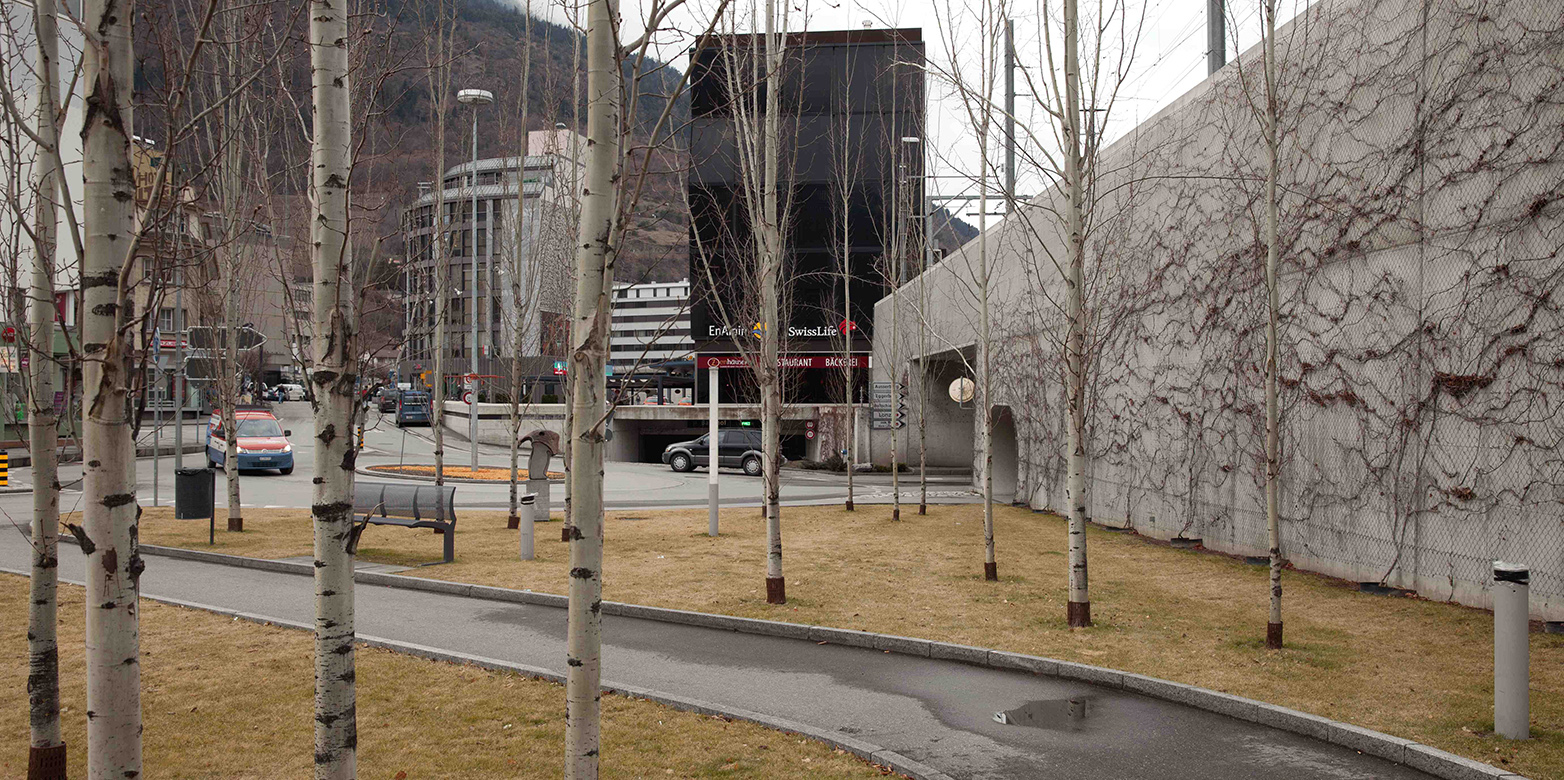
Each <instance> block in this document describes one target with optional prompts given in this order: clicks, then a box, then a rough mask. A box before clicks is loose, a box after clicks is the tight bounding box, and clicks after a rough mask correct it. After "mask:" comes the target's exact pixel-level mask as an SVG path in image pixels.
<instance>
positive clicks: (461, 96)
mask: <svg viewBox="0 0 1564 780" xmlns="http://www.w3.org/2000/svg"><path fill="white" fill-rule="evenodd" d="M456 101H457V102H458V103H463V104H466V105H469V106H472V171H471V172H470V173H471V176H472V216H471V218H470V222H469V227H470V228H471V230H472V295H471V298H472V314H471V317H472V379H470V380H468V382H467V392H468V393H470V395H469V396H468V399H469V400H468V401H467V431H468V436H467V444H468V449H470V450H471V451H472V470H473V472H474V474H473V476H477V474H476V472H477V471H478V379H477V377H478V107H479V106H486V105H489V104H490V103H493V102H494V93H493V92H490V91H488V90H486V89H464V90H462V91H460V92H457V93H456ZM485 248H486V249H487V247H485ZM485 254H488V253H487V252H485ZM488 292H489V290H488V288H487V287H485V288H484V295H485V296H487V295H488Z"/></svg>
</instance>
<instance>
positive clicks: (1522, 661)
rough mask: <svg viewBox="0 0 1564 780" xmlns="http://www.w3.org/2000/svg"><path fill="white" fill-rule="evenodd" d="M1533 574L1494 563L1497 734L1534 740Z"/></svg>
mask: <svg viewBox="0 0 1564 780" xmlns="http://www.w3.org/2000/svg"><path fill="white" fill-rule="evenodd" d="M1530 583H1531V570H1530V569H1528V568H1527V567H1526V566H1525V565H1524V564H1519V563H1505V562H1504V561H1494V562H1493V730H1494V733H1496V734H1498V735H1499V736H1501V737H1506V738H1509V739H1529V738H1530V737H1531V691H1530V685H1531V657H1530V651H1531V647H1530V637H1529V636H1528V630H1529V624H1528V617H1529V616H1528V604H1527V601H1528V599H1529V597H1530V591H1531V586H1530Z"/></svg>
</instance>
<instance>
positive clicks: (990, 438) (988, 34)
mask: <svg viewBox="0 0 1564 780" xmlns="http://www.w3.org/2000/svg"><path fill="white" fill-rule="evenodd" d="M1007 9H1008V6H1007V5H1006V4H1005V3H1004V2H1003V0H1000V1H999V2H997V3H996V2H991V1H990V0H984V2H982V3H980V4H979V7H978V12H977V19H978V32H977V39H978V42H979V48H978V51H977V57H976V63H977V73H976V75H975V77H973V78H969V77H967V76H966V74H964V73H963V72H962V71H961V69H960V67H959V66H958V65H956V63H958V62H959V61H960V57H959V54H960V52H961V51H962V50H963V49H964V48H965V47H966V45H965V42H963V41H961V40H960V38H959V35H958V32H957V30H958V27H957V25H955V24H954V23H952V24H950V25H947V26H946V27H945V28H944V29H943V30H942V33H943V34H944V36H945V37H944V46H945V49H946V53H947V58H948V59H949V61H950V62H951V63H953V64H952V67H951V69H950V71H949V72H947V73H946V74H944V75H945V78H946V79H947V80H949V81H950V82H951V83H952V85H953V86H955V88H956V95H957V97H958V99H959V100H960V102H961V108H962V112H963V113H964V114H965V115H966V119H967V123H968V124H970V125H971V126H972V128H973V129H974V131H975V132H976V134H977V140H978V174H977V188H978V195H977V197H978V237H977V248H976V250H975V252H969V253H968V256H967V271H968V273H969V274H970V275H971V280H972V283H973V297H974V298H975V299H976V300H975V301H974V302H973V303H974V305H975V307H976V316H977V339H976V343H975V344H974V345H973V347H974V352H975V354H974V356H973V359H972V360H971V361H970V362H969V361H968V360H967V358H966V357H965V355H962V354H961V352H960V351H959V350H958V351H957V354H958V355H961V360H962V362H963V363H964V364H966V366H967V368H968V370H971V371H972V372H973V373H974V375H975V380H976V381H975V382H974V384H975V386H976V387H975V391H976V399H975V400H976V401H977V405H976V408H977V414H976V415H975V416H976V420H977V425H978V441H977V445H978V447H977V449H978V454H977V458H978V480H979V484H980V485H981V486H982V491H983V579H985V580H987V581H990V582H996V581H998V580H999V562H998V558H997V556H996V550H995V543H994V478H993V472H994V435H993V422H994V421H993V411H992V408H993V400H992V399H993V366H992V351H993V339H992V337H991V334H990V331H991V327H992V317H991V316H990V311H989V302H990V294H989V293H990V290H989V286H990V282H991V281H992V275H993V274H992V270H993V269H992V268H990V266H989V257H988V253H989V243H990V241H991V240H992V238H991V237H990V236H989V235H987V233H988V202H989V186H988V179H989V170H988V168H989V159H988V154H989V153H988V143H989V135H990V133H992V131H993V125H994V113H995V109H994V81H995V78H996V71H997V70H998V52H999V39H1000V35H1001V33H1000V31H1001V30H1002V28H1003V24H1004V18H1005V13H1006V11H1007ZM969 11H970V9H956V8H954V7H951V6H947V7H946V16H947V18H948V19H952V20H954V19H955V18H956V17H957V15H958V14H961V13H967V12H969ZM973 254H975V255H976V261H977V264H976V266H975V267H974V266H973V265H972V255H973ZM920 287H921V285H920ZM920 294H921V292H920ZM920 312H921V306H920ZM918 327H919V328H920V329H921V331H920V332H927V331H928V328H929V325H928V323H927V321H924V322H920V323H918Z"/></svg>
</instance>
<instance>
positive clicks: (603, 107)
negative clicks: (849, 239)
mask: <svg viewBox="0 0 1564 780" xmlns="http://www.w3.org/2000/svg"><path fill="white" fill-rule="evenodd" d="M618 13H619V9H618V3H616V2H614V0H591V2H590V4H589V5H588V6H587V33H586V47H587V99H588V101H589V102H588V104H587V139H588V140H587V170H586V187H585V191H584V196H583V198H582V203H581V221H580V226H579V232H578V235H577V244H576V300H575V322H574V329H573V333H572V341H573V347H574V355H573V359H572V363H573V365H572V366H571V374H572V375H574V381H573V382H572V383H571V398H570V401H571V411H572V423H573V425H572V427H571V430H570V433H571V436H572V438H573V439H574V441H573V443H572V446H571V449H570V477H569V478H570V483H571V491H570V502H571V503H570V517H569V522H570V527H569V528H568V529H567V532H568V533H569V535H570V602H569V618H568V620H569V624H568V629H567V631H568V633H567V635H566V653H567V657H566V663H567V667H568V668H567V672H566V678H565V777H566V778H567V780H595V778H596V777H597V776H598V751H599V748H600V735H601V729H602V723H601V706H602V704H601V699H602V690H601V688H600V686H599V680H600V679H601V677H602V645H603V635H602V614H601V609H602V600H603V579H602V566H603V455H604V452H605V449H606V447H605V441H606V439H605V436H604V426H605V424H606V422H605V417H606V415H605V404H606V403H607V396H608V380H607V377H606V375H605V366H606V364H607V362H608V337H609V333H608V311H607V309H608V288H609V285H610V284H611V283H612V279H613V276H612V273H613V252H614V247H613V246H612V245H611V239H612V237H613V234H614V216H615V213H616V211H617V208H618V198H617V194H618V190H617V185H618V184H619V182H618V174H619V132H620V127H619V125H620V105H619V102H620V78H621V77H620V71H619V58H618V56H617V54H618V40H617V37H616V35H615V30H614V24H615V20H617V18H618ZM534 446H537V445H536V444H534Z"/></svg>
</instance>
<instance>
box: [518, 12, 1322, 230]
mask: <svg viewBox="0 0 1564 780" xmlns="http://www.w3.org/2000/svg"><path fill="white" fill-rule="evenodd" d="M511 1H512V2H517V4H518V5H520V4H521V2H519V1H518V0H511ZM548 1H549V2H550V5H549V6H548V10H547V11H546V12H545V13H546V15H547V16H549V18H551V19H554V20H556V21H564V20H565V19H566V17H567V15H568V14H567V11H566V10H565V9H566V7H567V6H566V5H564V3H568V2H570V0H548ZM652 1H653V0H621V13H622V14H623V16H624V29H623V31H622V35H623V37H624V38H625V39H630V38H632V37H635V36H639V35H640V33H641V30H642V29H644V16H645V13H646V9H647V8H648V7H649V6H650V3H651V2H652ZM752 1H755V2H763V1H764V0H733V2H734V4H735V5H734V7H735V8H739V9H740V13H741V14H742V15H743V16H744V17H745V18H748V16H749V4H750V2H752ZM782 1H783V0H778V2H779V3H780V2H782ZM1102 1H1103V2H1110V1H1111V0H1102ZM533 2H534V4H533V8H534V11H535V12H536V11H537V10H538V9H539V7H540V2H541V0H533ZM1122 2H1123V3H1124V5H1123V6H1122V7H1121V8H1117V9H1113V8H1110V9H1109V10H1114V11H1115V16H1114V18H1115V19H1116V21H1117V22H1118V24H1116V26H1115V29H1114V33H1113V34H1110V35H1108V36H1105V38H1106V41H1105V48H1106V49H1107V51H1106V52H1105V54H1104V57H1103V59H1104V60H1109V61H1114V62H1117V61H1119V60H1120V59H1123V60H1125V61H1127V62H1128V66H1127V71H1128V76H1127V79H1126V81H1125V86H1124V87H1123V89H1122V90H1121V91H1120V94H1119V97H1118V99H1117V101H1116V102H1115V104H1114V106H1113V110H1112V114H1111V115H1110V116H1109V118H1108V122H1109V125H1108V136H1109V138H1110V140H1111V139H1112V138H1117V137H1118V136H1121V135H1123V134H1124V133H1126V132H1128V131H1129V130H1130V129H1132V128H1133V127H1135V126H1136V125H1137V124H1139V123H1140V121H1141V120H1143V119H1146V118H1149V117H1150V116H1152V115H1153V114H1155V113H1156V112H1157V111H1158V110H1159V109H1161V108H1163V107H1164V106H1166V105H1168V104H1169V103H1171V102H1172V101H1173V100H1175V99H1177V98H1178V97H1179V96H1180V95H1182V94H1184V93H1185V92H1187V91H1188V90H1189V89H1190V88H1192V87H1194V86H1195V85H1197V84H1199V83H1200V82H1201V81H1202V80H1203V79H1204V78H1205V77H1206V0H1122ZM1228 2H1229V3H1230V7H1229V9H1228V19H1229V21H1228V31H1227V33H1228V34H1227V50H1228V59H1229V60H1232V59H1234V58H1235V56H1236V52H1237V51H1238V50H1239V49H1240V48H1243V49H1247V48H1249V47H1250V46H1253V45H1254V44H1255V43H1257V42H1258V34H1259V23H1260V22H1259V14H1258V8H1259V2H1258V0H1228ZM1044 3H1046V4H1047V5H1046V7H1045V5H1044ZM986 4H987V9H986V10H985V0H839V1H838V2H826V1H825V0H793V2H792V3H791V5H790V7H789V15H790V18H789V20H788V27H789V29H790V30H794V31H797V30H802V29H808V30H843V29H857V28H859V27H861V26H863V23H864V22H865V21H868V22H869V24H870V25H871V26H874V27H916V28H921V29H922V30H923V39H924V41H925V49H926V52H927V56H928V60H929V63H930V66H931V69H933V70H936V71H939V72H944V73H950V72H953V71H956V72H961V73H963V74H966V75H965V76H964V77H965V78H967V79H975V78H976V73H977V71H978V68H979V66H980V64H981V60H982V51H983V48H984V47H983V46H982V37H981V29H982V19H983V15H984V14H995V13H996V12H995V11H994V10H993V9H994V8H995V7H997V6H998V2H997V0H986ZM1306 4H1307V0H1281V3H1280V5H1281V6H1282V8H1281V19H1280V20H1279V21H1283V22H1284V21H1286V20H1287V19H1289V18H1291V17H1292V15H1293V14H1294V13H1296V12H1297V10H1299V9H1300V8H1302V7H1304V6H1305V5H1306ZM715 5H716V0H687V6H686V8H685V9H681V11H683V13H680V14H678V15H677V21H675V22H674V24H673V25H672V26H673V27H675V28H677V30H678V31H679V32H670V33H667V34H664V35H660V36H659V51H660V53H661V55H662V57H663V58H664V59H667V60H670V61H673V62H676V63H681V60H682V54H683V52H684V51H685V50H686V49H687V48H688V47H689V45H690V39H689V33H690V32H692V31H693V30H694V28H696V27H697V25H698V23H699V22H701V21H702V20H705V19H708V18H709V15H710V13H711V9H712V8H713V7H715ZM1059 5H1060V0H1030V1H1028V0H1019V1H1013V2H1011V3H1010V4H1009V6H1008V9H1009V10H1008V15H1010V16H1011V17H1012V18H1013V19H1015V26H1016V50H1017V58H1018V60H1019V61H1020V64H1021V66H1022V67H1023V68H1027V69H1028V70H1029V71H1030V73H1031V75H1032V76H1033V77H1034V78H1036V77H1038V76H1040V75H1041V74H1043V72H1044V71H1045V70H1046V68H1045V67H1044V65H1043V63H1044V47H1043V36H1042V32H1041V29H1042V25H1041V24H1040V21H1041V18H1042V16H1043V14H1044V13H1045V12H1046V13H1048V14H1049V15H1050V16H1052V17H1053V18H1055V19H1056V18H1057V14H1058V9H1059ZM1080 5H1081V9H1082V14H1083V15H1085V16H1087V17H1089V18H1088V20H1087V22H1089V21H1090V18H1092V17H1095V16H1097V15H1098V14H1099V13H1101V11H1099V9H1101V8H1102V6H1101V5H1100V4H1099V2H1098V0H1082V2H1081V3H1080ZM1235 22H1236V23H1235ZM1083 24H1086V23H1083ZM1137 33H1138V38H1137V35H1136V34H1137ZM1054 35H1055V36H1057V35H1058V32H1057V23H1055V32H1054ZM1083 37H1088V38H1089V37H1090V36H1089V35H1088V34H1086V33H1083ZM1057 46H1058V44H1057V41H1056V42H1055V47H1056V49H1057ZM1084 46H1085V44H1084V42H1083V51H1084ZM681 64H682V63H681ZM1025 81H1026V79H1025V77H1024V76H1018V77H1017V91H1018V92H1021V93H1023V94H1022V96H1021V97H1020V98H1019V99H1018V103H1017V106H1018V107H1017V111H1016V113H1017V115H1018V116H1019V117H1020V120H1021V123H1022V124H1023V125H1025V126H1026V127H1028V128H1030V130H1031V132H1032V133H1034V134H1038V135H1039V136H1040V137H1043V138H1052V137H1053V130H1052V129H1051V126H1050V125H1049V124H1048V122H1047V121H1046V119H1045V115H1044V114H1043V113H1042V112H1041V110H1040V106H1037V105H1036V101H1035V100H1029V99H1028V97H1027V96H1026V95H1025ZM995 83H996V85H997V86H998V89H996V92H995V93H994V100H995V101H996V102H1001V101H1002V96H1003V93H1002V91H999V89H1002V84H1003V82H1002V81H996V82H995ZM928 100H929V105H930V111H929V128H928V132H927V135H928V136H929V138H928V140H929V141H930V143H929V144H927V145H926V146H925V151H926V154H928V155H929V158H928V165H927V172H928V173H930V174H936V175H947V176H950V175H954V176H960V177H967V178H968V179H971V178H975V177H976V176H977V174H978V172H979V170H980V168H981V167H980V166H979V164H978V160H979V154H980V150H979V145H978V143H977V137H976V132H975V130H974V128H973V125H972V123H971V121H970V119H969V116H968V114H967V113H966V111H965V110H964V109H963V107H962V101H961V100H959V99H958V98H957V96H956V93H955V89H954V87H953V86H952V85H951V84H950V83H949V82H948V80H945V79H942V78H938V77H936V78H931V79H930V80H929V82H928ZM998 130H999V128H997V127H996V128H994V135H993V136H992V137H991V138H990V144H989V154H990V160H993V161H998V160H1001V159H1002V152H1001V147H1000V143H999V142H1000V136H999V134H998ZM1018 135H1019V136H1020V137H1022V138H1025V137H1026V135H1027V132H1026V131H1025V130H1023V131H1021V132H1020V133H1018ZM993 165H994V163H992V162H991V163H990V170H993ZM1019 167H1021V169H1022V170H1021V171H1020V172H1019V182H1018V184H1017V190H1018V191H1019V192H1020V193H1022V194H1028V193H1031V192H1035V191H1036V190H1037V189H1038V188H1039V187H1040V186H1041V185H1042V179H1041V177H1040V176H1038V175H1037V174H1036V173H1031V172H1028V171H1027V170H1026V166H1025V165H1021V166H1019ZM991 186H997V184H996V185H991ZM963 189H965V191H968V192H975V191H976V190H975V185H973V184H972V183H970V181H966V182H964V181H963V180H962V179H959V178H957V179H942V180H936V181H935V182H934V183H932V184H931V188H930V191H931V192H943V193H946V194H955V193H956V192H957V191H960V190H963ZM974 211H976V207H975V206H972V207H969V208H965V209H961V210H959V212H958V213H963V214H971V213H972V212H974ZM969 221H970V220H969Z"/></svg>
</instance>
